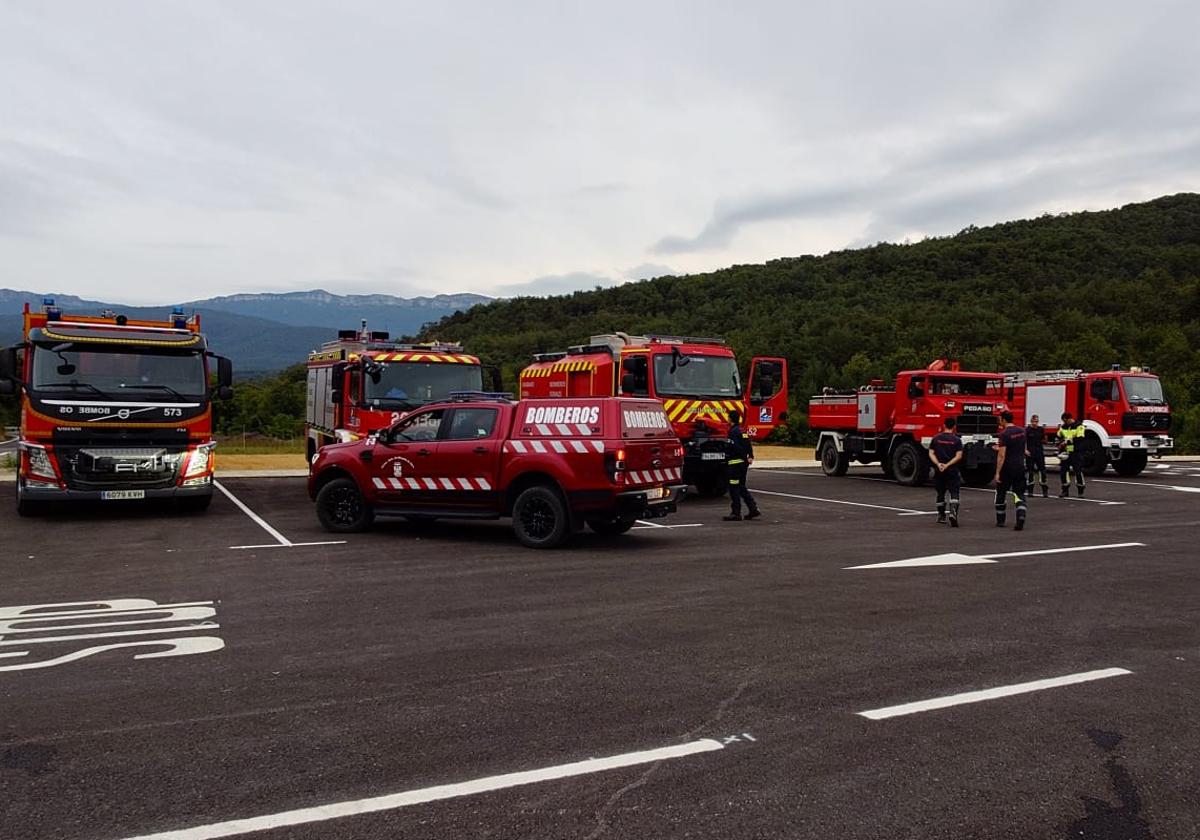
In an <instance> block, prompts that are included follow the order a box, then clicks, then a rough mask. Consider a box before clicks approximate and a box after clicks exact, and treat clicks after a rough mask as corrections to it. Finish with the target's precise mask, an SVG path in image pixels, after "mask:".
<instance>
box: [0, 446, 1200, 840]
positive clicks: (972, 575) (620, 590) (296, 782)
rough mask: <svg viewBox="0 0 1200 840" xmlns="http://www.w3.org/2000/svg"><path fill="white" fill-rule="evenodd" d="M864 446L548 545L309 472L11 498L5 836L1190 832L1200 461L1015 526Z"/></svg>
mask: <svg viewBox="0 0 1200 840" xmlns="http://www.w3.org/2000/svg"><path fill="white" fill-rule="evenodd" d="M879 479H881V475H880V474H879V473H878V471H877V470H876V469H871V468H855V469H854V470H852V471H851V474H850V475H849V476H847V477H845V478H841V479H831V478H826V477H824V476H822V475H820V473H819V472H818V471H816V470H810V469H793V470H774V471H767V470H761V471H759V470H756V471H754V472H753V473H752V475H751V482H750V484H751V487H752V489H753V490H754V491H755V492H757V493H759V499H760V504H761V505H762V507H763V509H764V511H765V512H766V516H765V517H764V518H763V519H761V520H758V521H754V522H742V523H725V522H721V521H720V517H721V515H722V514H723V513H724V512H725V511H726V504H725V503H724V501H722V500H699V499H688V500H686V501H685V503H684V505H683V506H682V509H681V511H680V513H679V514H677V515H676V516H674V517H671V518H668V519H666V520H662V521H661V523H662V524H665V525H667V526H669V527H657V525H646V526H643V527H639V528H637V529H636V530H634V531H632V532H630V533H629V534H626V535H624V536H622V537H618V538H610V539H604V538H599V537H596V536H593V535H590V534H584V535H581V536H580V537H578V538H577V539H576V540H575V541H574V542H573V543H572V544H571V546H570V547H569V548H567V549H565V550H561V551H554V552H538V551H532V550H528V549H524V548H522V547H520V546H519V545H518V544H517V543H516V541H515V539H514V538H513V537H512V534H511V532H510V531H509V529H508V528H507V527H506V525H505V524H499V523H467V524H462V523H436V524H434V525H432V526H427V527H414V526H411V525H408V524H406V523H403V522H384V523H381V524H379V525H378V526H377V527H376V529H375V530H374V531H373V532H371V533H367V534H361V535H349V536H347V537H346V538H345V539H344V541H341V538H337V537H333V536H331V535H329V534H327V533H325V532H323V531H321V530H320V528H319V527H318V525H317V522H316V518H315V515H314V513H313V511H312V506H311V504H310V503H309V502H308V500H307V498H306V497H305V495H304V491H303V479H298V478H228V479H225V480H223V481H222V486H223V487H224V488H225V490H227V491H228V495H220V496H219V497H218V498H217V499H216V500H215V501H214V504H213V506H212V509H211V510H210V511H209V512H208V513H206V514H202V515H191V516H177V515H170V514H164V513H163V512H160V511H152V510H147V509H145V508H142V507H134V506H128V507H120V508H113V507H109V508H91V509H88V510H82V511H69V512H60V513H58V514H55V515H53V516H49V517H45V518H40V519H18V518H17V516H16V514H15V511H14V510H13V509H12V508H13V506H12V505H11V504H10V503H9V500H8V499H5V500H4V503H3V504H2V505H0V534H2V535H3V539H2V542H0V707H2V709H3V713H2V714H0V838H6V840H9V839H10V838H11V840H18V838H89V839H95V840H124V839H125V838H134V837H178V838H188V840H198V838H207V837H222V836H248V837H255V838H263V839H264V840H276V838H324V837H355V838H445V837H456V838H457V837H480V838H518V837H539V838H540V837H546V838H580V840H583V838H599V837H605V838H652V837H653V838H657V837H693V838H729V839H730V840H733V839H734V838H739V839H740V838H924V839H925V840H933V838H1085V840H1086V839H1088V838H1090V840H1102V839H1103V840H1110V839H1111V838H1158V840H1163V839H1164V838H1195V837H1197V836H1200V782H1198V781H1197V779H1198V778H1200V777H1198V775H1197V763H1198V758H1197V755H1198V754H1200V753H1198V750H1197V747H1198V746H1200V714H1197V711H1196V710H1197V708H1200V598H1198V596H1200V563H1198V561H1197V551H1196V535H1197V528H1196V520H1197V511H1200V464H1189V463H1179V462H1174V463H1171V464H1169V465H1167V464H1162V465H1152V467H1151V469H1149V470H1148V471H1147V472H1146V473H1145V474H1143V475H1142V476H1140V477H1138V478H1136V479H1128V480H1127V479H1118V478H1117V477H1116V476H1113V475H1111V474H1110V475H1109V476H1107V477H1106V479H1105V480H1096V479H1093V480H1091V482H1090V483H1089V486H1088V493H1087V495H1086V496H1085V497H1084V498H1083V499H1074V498H1073V499H1067V500H1062V499H1058V498H1050V499H1041V498H1035V499H1033V500H1032V501H1031V503H1030V514H1029V527H1028V528H1027V529H1026V530H1025V531H1023V532H1020V533H1018V532H1015V531H1013V530H1012V528H1011V527H1009V528H1007V529H1004V530H1000V529H997V528H995V527H993V525H992V510H991V508H992V496H991V492H990V491H983V490H965V491H964V494H963V527H961V528H959V529H957V530H951V529H949V528H947V527H944V526H938V525H936V524H935V523H934V521H933V517H932V516H931V515H930V511H931V509H932V496H933V493H932V490H931V489H928V488H923V489H909V488H903V487H899V486H896V485H894V484H892V483H890V482H886V481H882V480H879ZM1052 486H1054V487H1056V486H1057V481H1055V482H1054V483H1053V485H1052ZM11 487H12V485H11V484H7V485H2V484H0V493H3V494H5V495H6V496H7V495H8V494H9V493H11ZM1010 526H1011V513H1010ZM919 558H924V559H919ZM896 561H909V562H908V563H907V564H906V565H899V566H897V565H890V566H879V565H878V564H883V563H895V562H896ZM855 566H875V567H874V568H850V567H855ZM34 605H74V606H59V607H54V608H50V609H52V610H54V611H57V612H58V616H57V617H56V618H53V619H49V618H48V617H47V615H48V613H47V612H46V611H45V610H43V611H42V613H41V616H42V617H41V619H40V620H34V621H30V620H29V617H30V611H29V609H28V608H29V607H31V606H34ZM64 613H67V614H64ZM18 614H21V615H23V616H24V621H20V620H18V619H17V616H18ZM34 615H35V616H36V615H37V613H36V612H35V613H34Z"/></svg>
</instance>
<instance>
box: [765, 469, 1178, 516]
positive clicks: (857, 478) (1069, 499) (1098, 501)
mask: <svg viewBox="0 0 1200 840" xmlns="http://www.w3.org/2000/svg"><path fill="white" fill-rule="evenodd" d="M771 472H772V473H778V474H780V475H801V476H805V477H806V478H827V476H826V475H825V474H824V473H819V472H794V471H792V470H771ZM839 478H846V479H849V480H851V481H873V482H876V483H879V484H893V485H896V482H895V481H893V480H892V479H890V478H872V477H871V476H869V475H845V476H839ZM1093 480H1098V479H1093ZM1127 483H1136V482H1127ZM896 486H899V485H896ZM962 489H963V490H970V491H972V492H975V493H991V494H993V495H995V493H996V490H995V488H987V487H967V486H965V485H964V486H963V488H962ZM755 492H756V493H759V492H761V493H765V492H767V491H765V490H756V491H755ZM1194 492H1197V493H1200V490H1196V491H1194ZM1032 497H1033V494H1032V493H1031V494H1030V496H1029V498H1032ZM1050 498H1052V499H1058V500H1059V501H1067V502H1091V503H1092V504H1094V505H1123V504H1127V503H1126V502H1113V501H1109V500H1108V499H1088V498H1080V497H1077V496H1069V497H1067V498H1065V499H1063V498H1062V497H1059V496H1051V497H1050ZM917 514H920V515H922V516H928V515H929V513H928V512H927V511H917V512H916V513H910V514H904V513H902V514H900V515H901V516H916V515H917Z"/></svg>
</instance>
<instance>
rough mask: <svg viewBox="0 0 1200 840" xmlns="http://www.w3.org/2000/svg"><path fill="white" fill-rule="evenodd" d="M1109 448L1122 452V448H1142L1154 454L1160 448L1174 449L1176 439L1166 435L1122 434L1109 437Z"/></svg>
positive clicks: (1118, 452)
mask: <svg viewBox="0 0 1200 840" xmlns="http://www.w3.org/2000/svg"><path fill="white" fill-rule="evenodd" d="M1108 448H1109V449H1110V450H1111V451H1112V452H1114V453H1116V454H1118V455H1119V454H1120V453H1121V451H1122V450H1127V449H1129V450H1134V451H1136V450H1142V451H1144V452H1149V453H1150V454H1151V455H1153V454H1154V453H1155V452H1157V451H1158V450H1160V449H1174V448H1175V441H1174V439H1173V438H1169V437H1167V436H1166V435H1120V436H1119V437H1110V438H1109V439H1108Z"/></svg>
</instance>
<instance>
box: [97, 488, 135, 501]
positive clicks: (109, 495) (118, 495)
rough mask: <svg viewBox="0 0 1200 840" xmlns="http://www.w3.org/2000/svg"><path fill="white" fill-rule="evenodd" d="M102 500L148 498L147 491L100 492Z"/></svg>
mask: <svg viewBox="0 0 1200 840" xmlns="http://www.w3.org/2000/svg"><path fill="white" fill-rule="evenodd" d="M100 498H101V499H106V500H107V499H144V498H146V491H145V490H102V491H101V492H100Z"/></svg>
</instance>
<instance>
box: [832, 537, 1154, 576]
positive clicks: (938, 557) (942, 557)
mask: <svg viewBox="0 0 1200 840" xmlns="http://www.w3.org/2000/svg"><path fill="white" fill-rule="evenodd" d="M1145 545H1146V544H1145V543H1140V542H1124V543H1106V544H1104V545H1073V546H1068V547H1066V548H1035V549H1030V550H1028V551H1005V552H1000V553H996V554H977V555H971V554H958V553H955V552H951V553H949V554H931V555H929V556H927V557H909V558H908V559H906V560H889V561H887V562H885V563H867V564H865V565H862V566H844V567H843V568H844V569H847V570H850V569H907V568H912V567H915V566H965V565H971V564H977V563H995V562H996V561H997V560H1002V559H1004V558H1006V557H1033V556H1034V555H1037V554H1070V553H1072V552H1076V551H1103V550H1105V549H1110V548H1144V547H1145Z"/></svg>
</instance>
